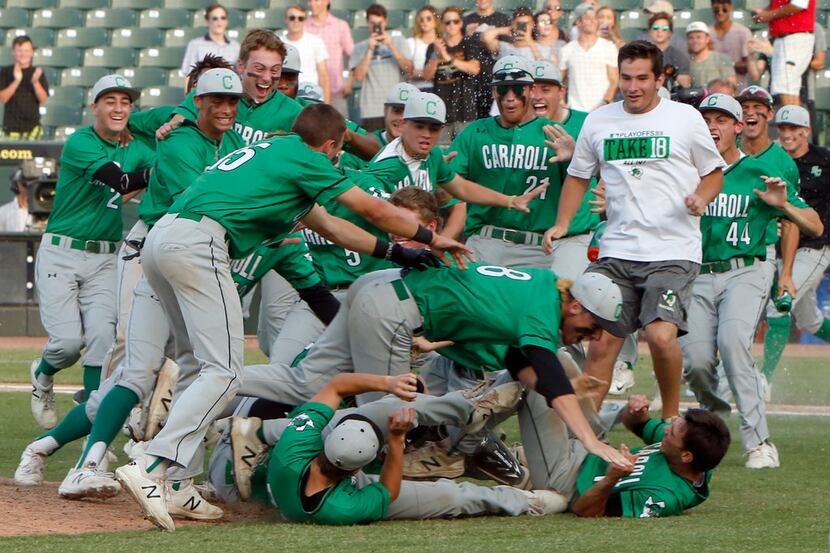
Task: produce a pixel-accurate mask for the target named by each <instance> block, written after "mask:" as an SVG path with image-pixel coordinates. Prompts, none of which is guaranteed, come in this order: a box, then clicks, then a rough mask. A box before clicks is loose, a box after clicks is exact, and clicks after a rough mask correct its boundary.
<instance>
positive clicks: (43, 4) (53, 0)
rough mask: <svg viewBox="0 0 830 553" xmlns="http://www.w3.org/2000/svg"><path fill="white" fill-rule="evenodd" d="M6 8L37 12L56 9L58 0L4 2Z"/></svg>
mask: <svg viewBox="0 0 830 553" xmlns="http://www.w3.org/2000/svg"><path fill="white" fill-rule="evenodd" d="M6 7H7V8H26V9H27V10H39V9H41V8H56V7H58V0H6Z"/></svg>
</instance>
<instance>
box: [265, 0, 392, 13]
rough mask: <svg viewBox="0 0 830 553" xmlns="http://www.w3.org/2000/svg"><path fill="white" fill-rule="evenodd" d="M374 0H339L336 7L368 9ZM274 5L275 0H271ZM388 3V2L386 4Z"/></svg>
mask: <svg viewBox="0 0 830 553" xmlns="http://www.w3.org/2000/svg"><path fill="white" fill-rule="evenodd" d="M371 3H372V2H367V1H366V0H338V2H337V3H336V4H335V6H334V7H336V8H338V9H340V10H354V11H356V10H363V11H366V8H368V7H369V4H371ZM271 5H272V6H273V0H272V2H271ZM384 5H386V4H384Z"/></svg>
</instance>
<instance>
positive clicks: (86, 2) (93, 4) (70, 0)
mask: <svg viewBox="0 0 830 553" xmlns="http://www.w3.org/2000/svg"><path fill="white" fill-rule="evenodd" d="M58 6H60V7H61V8H77V9H79V10H94V9H98V8H109V7H110V3H109V0H58Z"/></svg>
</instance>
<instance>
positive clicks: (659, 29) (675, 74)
mask: <svg viewBox="0 0 830 553" xmlns="http://www.w3.org/2000/svg"><path fill="white" fill-rule="evenodd" d="M673 34H674V24H673V23H672V18H671V16H670V15H669V14H668V13H658V14H654V15H652V16H651V18H649V20H648V36H649V40H650V41H651V42H653V43H654V44H656V45H657V47H658V48H660V50H662V51H663V65H664V66H665V67H666V68H671V69H667V71H666V83H665V85H664V86H665V87H666V88H668V89H669V90H671V89H672V84H677V85H680V86H682V87H685V88H688V87H690V86H691V85H692V78H691V77H690V76H689V55H688V54H687V53H686V49H687V47H688V45H684V46H683V48H682V49H680V48H677V47H676V46H674V45H673V44H671V39H672V35H673ZM672 81H673V82H672Z"/></svg>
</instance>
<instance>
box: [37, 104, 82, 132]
mask: <svg viewBox="0 0 830 553" xmlns="http://www.w3.org/2000/svg"><path fill="white" fill-rule="evenodd" d="M79 107H80V106H78V105H76V104H61V103H59V102H55V101H53V100H52V98H49V99H48V100H46V104H45V105H43V106H41V107H40V124H41V125H42V126H43V127H50V128H52V129H54V128H55V127H75V126H78V125H80V124H81V110H80V109H78V108H79Z"/></svg>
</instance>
